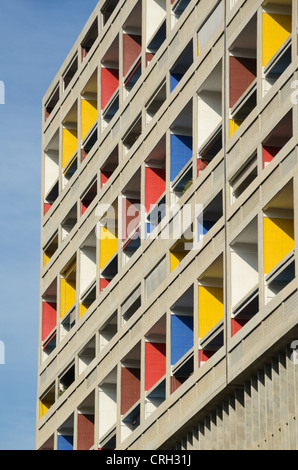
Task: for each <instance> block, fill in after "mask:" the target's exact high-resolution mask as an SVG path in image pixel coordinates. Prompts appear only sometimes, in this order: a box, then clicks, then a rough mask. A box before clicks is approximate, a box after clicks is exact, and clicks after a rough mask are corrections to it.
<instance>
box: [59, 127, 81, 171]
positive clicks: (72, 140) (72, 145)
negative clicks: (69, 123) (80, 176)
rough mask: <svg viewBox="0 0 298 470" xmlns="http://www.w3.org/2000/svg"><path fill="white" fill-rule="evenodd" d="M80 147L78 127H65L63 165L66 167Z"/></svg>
mask: <svg viewBox="0 0 298 470" xmlns="http://www.w3.org/2000/svg"><path fill="white" fill-rule="evenodd" d="M77 148H78V132H77V130H76V129H67V128H65V127H64V128H63V140H62V167H63V168H64V167H65V166H66V165H67V163H68V162H69V160H70V159H71V157H72V156H73V154H74V153H75V152H76V151H77Z"/></svg>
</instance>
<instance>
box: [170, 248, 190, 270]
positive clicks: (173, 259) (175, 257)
mask: <svg viewBox="0 0 298 470" xmlns="http://www.w3.org/2000/svg"><path fill="white" fill-rule="evenodd" d="M185 256H186V252H185V251H179V252H177V251H174V252H171V253H170V263H171V272H172V271H174V269H176V268H177V266H178V265H179V263H180V262H181V261H182V260H183V258H184V257H185Z"/></svg>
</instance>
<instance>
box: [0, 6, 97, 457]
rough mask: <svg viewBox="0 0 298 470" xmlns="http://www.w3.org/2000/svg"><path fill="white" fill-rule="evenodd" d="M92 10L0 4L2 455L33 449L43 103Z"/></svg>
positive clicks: (0, 444) (0, 416) (0, 439)
mask: <svg viewBox="0 0 298 470" xmlns="http://www.w3.org/2000/svg"><path fill="white" fill-rule="evenodd" d="M96 4H97V0H59V1H58V0H15V1H14V2H4V1H2V2H1V10H0V51H1V56H0V80H1V81H3V82H4V84H5V105H0V146H1V147H0V157H1V171H0V209H1V231H0V234H1V235H0V237H1V240H0V241H1V244H0V250H1V251H0V254H1V262H0V289H1V291H0V292H1V309H0V341H2V342H3V343H4V345H5V364H4V365H0V450H23V449H25V450H30V449H34V448H35V422H36V398H37V397H36V390H37V354H38V316H39V312H38V308H39V265H40V261H39V256H40V184H41V183H40V168H41V165H40V159H41V116H42V109H41V101H42V97H43V95H44V94H45V92H46V90H47V88H48V87H49V85H50V84H51V82H52V80H53V79H54V77H55V75H56V73H57V72H58V70H59V68H60V66H61V65H62V63H63V61H64V59H65V58H66V55H67V54H68V52H69V51H70V49H71V47H72V45H73V44H74V42H75V41H76V39H77V37H78V35H79V33H80V31H81V30H82V28H83V26H84V25H85V23H86V21H87V20H88V18H89V16H90V14H91V13H92V11H93V9H94V8H95V6H96Z"/></svg>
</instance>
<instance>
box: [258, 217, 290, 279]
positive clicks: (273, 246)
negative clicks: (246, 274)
mask: <svg viewBox="0 0 298 470" xmlns="http://www.w3.org/2000/svg"><path fill="white" fill-rule="evenodd" d="M294 246H295V240H294V220H293V219H282V218H273V217H264V271H265V274H267V273H269V272H270V271H271V270H272V269H273V268H274V267H275V266H276V265H277V264H278V263H279V262H280V261H281V260H282V259H283V258H284V257H285V256H286V255H287V254H288V253H289V252H290V251H291V250H292V249H293V248H294Z"/></svg>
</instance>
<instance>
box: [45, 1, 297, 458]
mask: <svg viewBox="0 0 298 470" xmlns="http://www.w3.org/2000/svg"><path fill="white" fill-rule="evenodd" d="M297 8H298V7H297V2H295V1H291V0H272V1H271V2H267V1H265V2H264V1H263V2H262V1H259V0H253V1H252V0H221V1H218V0H200V1H198V0H190V1H187V0H182V1H181V0H176V1H173V0H172V1H171V0H125V1H123V0H119V1H117V0H106V1H102V2H99V4H98V5H97V7H96V8H95V10H94V12H93V14H92V15H91V17H90V19H89V20H88V22H87V24H86V26H85V28H84V29H83V31H82V32H81V34H80V35H79V37H78V40H77V41H76V43H75V45H74V47H73V49H72V50H71V51H70V53H69V55H68V57H67V58H66V60H65V62H64V64H63V66H62V67H61V69H60V71H59V72H58V74H57V76H56V77H55V79H54V80H53V83H52V85H51V87H50V88H49V90H48V91H47V93H46V95H45V97H44V100H43V110H44V118H43V135H42V195H41V211H42V227H41V287H40V343H39V346H40V347H39V372H38V373H39V376H38V400H37V437H36V448H37V449H52V450H54V449H93V450H96V449H122V450H126V449H130V450H133V449H135V450H144V449H149V450H153V449H184V450H190V449H257V448H262V449H280V448H284V449H296V448H297V441H298V434H297V431H298V428H297V422H298V419H297V417H298V416H297V407H298V394H297V392H296V383H297V374H298V369H297V367H298V364H297V365H296V355H295V351H296V343H295V341H296V339H297V340H298V308H297V299H298V297H297V296H298V290H297V289H298V284H297V276H296V272H297V268H296V266H297V259H296V258H297V253H296V250H295V240H296V233H297V230H298V225H297V224H298V218H297V210H298V205H297V204H298V199H297V168H298V164H297V132H296V129H297V117H298V114H297V93H296V89H297V83H298V82H296V80H297V79H298V74H297V70H298V59H297V52H298V51H297V26H298V25H297V19H298V11H297ZM150 206H151V209H150ZM152 206H153V207H152ZM112 209H113V210H112ZM155 211H157V212H159V214H158V215H156V213H155ZM167 211H168V212H167ZM115 225H116V228H117V229H116V230H115ZM107 235H108V236H107Z"/></svg>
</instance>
